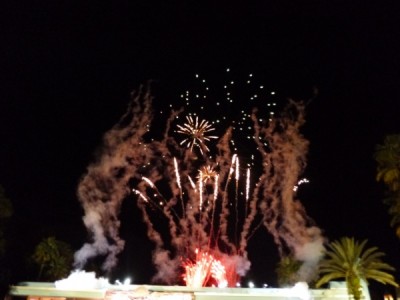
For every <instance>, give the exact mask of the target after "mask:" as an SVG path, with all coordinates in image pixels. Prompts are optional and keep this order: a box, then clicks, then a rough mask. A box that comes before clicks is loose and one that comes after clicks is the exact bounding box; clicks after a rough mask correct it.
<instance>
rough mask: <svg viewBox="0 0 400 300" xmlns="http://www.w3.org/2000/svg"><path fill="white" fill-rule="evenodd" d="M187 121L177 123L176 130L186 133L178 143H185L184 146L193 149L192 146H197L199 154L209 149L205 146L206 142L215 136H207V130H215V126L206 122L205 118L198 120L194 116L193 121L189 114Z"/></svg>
mask: <svg viewBox="0 0 400 300" xmlns="http://www.w3.org/2000/svg"><path fill="white" fill-rule="evenodd" d="M186 119H187V123H185V124H184V125H183V126H181V125H177V126H178V128H179V130H177V132H179V133H182V134H185V135H187V138H185V139H184V140H183V141H182V142H181V143H180V144H181V145H183V144H186V146H187V147H188V148H189V149H190V151H192V150H193V147H194V146H195V147H197V148H199V150H200V152H201V154H203V153H204V152H206V151H210V149H209V148H208V147H207V145H206V142H207V141H209V140H210V139H216V138H218V137H217V136H208V135H207V134H208V132H210V131H213V130H215V128H213V127H211V124H209V123H208V121H206V120H201V121H200V122H199V118H198V117H196V119H195V121H194V120H193V118H192V117H191V116H187V117H186Z"/></svg>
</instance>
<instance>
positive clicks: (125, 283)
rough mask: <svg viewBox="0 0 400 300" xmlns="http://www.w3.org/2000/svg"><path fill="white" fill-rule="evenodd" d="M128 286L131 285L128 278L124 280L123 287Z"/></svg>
mask: <svg viewBox="0 0 400 300" xmlns="http://www.w3.org/2000/svg"><path fill="white" fill-rule="evenodd" d="M130 284H131V279H130V278H129V277H127V278H125V280H124V285H130Z"/></svg>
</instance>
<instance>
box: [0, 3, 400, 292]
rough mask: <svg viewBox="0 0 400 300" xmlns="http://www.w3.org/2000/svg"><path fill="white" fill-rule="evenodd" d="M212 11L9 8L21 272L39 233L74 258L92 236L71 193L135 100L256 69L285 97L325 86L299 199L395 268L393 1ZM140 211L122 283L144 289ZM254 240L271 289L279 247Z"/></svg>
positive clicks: (12, 160)
mask: <svg viewBox="0 0 400 300" xmlns="http://www.w3.org/2000/svg"><path fill="white" fill-rule="evenodd" d="M215 2H218V4H215V3H214V4H207V5H206V4H204V3H201V1H174V4H170V3H169V1H163V2H162V1H159V2H158V1H108V2H106V3H100V2H95V1H93V2H92V1H33V2H28V1H25V2H24V1H20V2H15V1H10V3H5V4H3V5H2V6H3V8H2V9H1V11H2V12H1V14H2V16H1V18H0V20H1V26H0V27H1V29H0V32H1V46H0V49H1V55H0V76H1V77H0V82H1V84H0V140H1V146H0V184H1V185H3V186H4V188H5V190H6V194H7V196H8V197H9V198H10V199H11V201H12V204H13V207H14V216H13V218H12V220H11V222H10V223H9V224H10V226H9V229H8V234H9V236H10V237H11V238H10V239H11V240H12V242H11V245H10V247H13V248H12V249H14V250H13V251H14V257H13V259H15V261H16V265H19V264H22V262H21V260H22V258H21V257H22V255H24V254H25V253H30V252H32V251H33V249H34V246H35V245H36V244H37V243H38V242H39V241H40V240H41V239H42V238H43V237H45V236H48V235H55V236H56V237H57V238H58V239H61V240H65V241H67V242H69V243H70V244H71V245H72V246H73V247H74V249H78V248H80V246H81V245H82V244H83V243H84V242H85V241H87V238H88V236H87V233H86V229H85V228H84V226H83V223H82V221H81V217H82V214H83V210H82V209H81V207H80V204H79V202H78V200H77V197H76V188H77V185H78V182H79V179H80V178H81V176H82V175H83V174H84V172H85V169H86V167H87V165H88V164H89V163H90V162H92V161H93V159H94V153H95V152H96V150H98V148H99V147H100V146H101V137H102V135H103V133H104V132H105V131H106V130H108V129H109V128H111V127H112V126H113V125H114V124H115V123H116V122H117V121H118V119H119V117H120V116H121V115H122V114H123V113H124V111H125V109H126V106H127V104H128V102H129V99H130V93H131V92H132V91H133V90H135V89H137V88H138V87H139V85H140V84H142V83H145V82H147V80H154V81H155V82H156V83H157V84H158V85H159V86H160V89H159V91H160V92H159V93H158V94H157V98H156V100H155V101H156V102H157V101H161V102H163V103H164V102H165V103H171V102H174V101H175V100H174V99H178V97H179V94H180V93H181V92H182V90H184V89H185V88H186V87H187V86H190V85H191V84H192V82H193V77H194V74H196V73H200V74H204V76H206V77H207V76H208V77H213V78H214V79H215V80H217V81H218V78H221V79H220V80H221V81H222V79H223V76H224V71H225V69H226V68H231V69H232V70H234V71H235V73H236V74H239V75H238V76H240V74H243V75H242V76H243V77H244V76H246V75H247V74H248V73H254V74H256V75H257V76H258V78H261V79H262V81H263V82H264V83H265V85H266V86H268V87H269V88H270V89H273V90H276V91H277V92H279V94H280V95H281V96H282V97H293V98H296V99H302V98H306V99H308V98H309V97H310V95H312V93H313V91H315V90H316V89H317V90H318V96H317V97H316V98H315V99H314V100H313V101H312V102H311V103H310V104H309V105H308V107H307V123H306V125H305V127H304V128H303V133H304V135H305V137H306V138H307V139H308V140H309V141H310V151H309V155H308V166H307V169H306V172H305V174H304V176H305V177H307V178H308V179H309V180H310V182H309V183H308V184H306V185H304V187H302V189H303V191H302V193H301V201H302V203H303V204H304V206H305V208H306V210H307V213H308V215H309V216H310V217H311V218H313V219H314V220H315V222H316V224H317V225H318V226H319V227H321V228H322V229H323V230H324V234H325V236H326V237H327V238H328V239H329V240H333V239H337V238H340V237H342V236H354V237H356V238H357V239H359V240H362V239H368V240H369V244H368V245H370V246H378V247H379V248H380V249H381V250H382V251H384V252H386V253H387V257H386V261H387V262H389V263H391V264H392V265H394V266H395V267H397V269H398V270H400V264H399V259H398V255H399V254H398V253H399V250H400V243H399V241H398V239H397V238H396V237H395V233H394V231H393V229H392V228H391V227H390V226H389V220H390V218H389V217H388V215H387V207H385V206H384V204H382V201H381V199H382V198H383V197H384V188H383V186H382V185H381V184H378V183H377V182H376V181H375V174H376V165H375V161H374V159H373V153H374V148H375V145H376V144H379V143H382V142H383V138H384V136H385V135H387V134H393V133H400V122H399V113H400V89H399V87H400V74H399V70H400V43H399V36H400V21H399V18H398V16H399V15H400V6H399V5H398V4H396V1H379V3H378V2H376V3H375V4H373V3H368V4H367V3H366V2H367V1H253V2H252V3H251V4H242V5H239V4H233V3H232V2H228V1H215ZM368 2H372V1H368ZM136 213H137V212H136ZM136 213H135V207H134V205H130V204H124V206H123V211H122V212H121V218H122V222H123V224H122V228H121V235H122V236H123V238H125V239H126V240H127V245H126V250H125V252H124V254H123V255H122V256H121V264H120V266H119V270H118V272H119V273H118V274H125V272H126V273H129V272H130V273H131V274H133V275H132V276H133V278H134V280H135V281H137V282H138V283H143V282H148V281H149V278H150V277H151V275H152V273H151V272H152V270H151V266H150V254H149V253H150V252H149V251H150V250H149V249H151V244H150V243H149V242H148V240H147V238H146V235H145V227H144V225H143V224H142V222H141V220H140V216H139V215H137V214H136ZM256 238H258V240H257V243H254V244H253V245H252V246H251V249H253V250H251V251H253V252H252V254H250V255H253V256H254V257H257V263H255V264H254V269H252V270H251V272H250V274H249V277H252V278H254V279H255V280H256V281H258V282H259V283H260V284H261V283H262V282H267V283H271V284H273V283H274V280H275V279H274V275H273V274H274V272H273V270H274V268H275V264H276V259H277V253H276V250H275V249H274V246H273V244H272V243H271V237H269V236H268V234H267V233H265V232H261V233H259V234H258V236H257V237H256ZM17 261H19V262H17ZM398 274H399V273H397V278H400V277H399V275H398ZM15 278H16V279H15V280H24V279H26V278H24V274H18V276H17V275H16V276H15ZM28 279H32V278H28Z"/></svg>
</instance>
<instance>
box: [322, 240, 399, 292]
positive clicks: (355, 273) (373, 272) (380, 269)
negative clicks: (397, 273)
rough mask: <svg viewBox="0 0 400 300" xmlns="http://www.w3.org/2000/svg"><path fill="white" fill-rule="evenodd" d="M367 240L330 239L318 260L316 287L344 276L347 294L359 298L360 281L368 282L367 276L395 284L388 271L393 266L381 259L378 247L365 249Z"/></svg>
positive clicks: (360, 290) (383, 282) (381, 281)
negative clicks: (324, 253)
mask: <svg viewBox="0 0 400 300" xmlns="http://www.w3.org/2000/svg"><path fill="white" fill-rule="evenodd" d="M366 243H367V240H364V241H362V242H361V243H359V242H357V241H355V240H354V238H349V237H343V238H341V239H340V240H339V241H333V242H331V243H330V244H329V245H328V250H327V251H326V256H325V258H324V259H323V260H322V261H321V262H320V269H319V271H320V274H321V275H322V277H321V278H320V279H319V280H318V281H317V284H316V286H317V287H320V286H321V285H323V284H325V283H328V282H329V281H331V280H335V279H339V278H344V279H345V281H346V284H347V289H348V293H349V295H352V296H353V297H354V299H355V300H359V299H361V298H362V285H361V283H362V281H365V282H366V283H368V279H372V280H376V281H378V282H380V283H382V284H390V285H393V286H395V287H397V286H398V285H397V283H396V282H395V280H394V277H393V275H391V274H389V273H387V271H394V268H393V267H392V266H390V265H388V264H386V263H384V262H382V260H381V257H382V256H384V255H385V254H384V253H383V252H380V251H378V248H377V247H371V248H365V245H366Z"/></svg>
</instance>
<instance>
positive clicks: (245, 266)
mask: <svg viewBox="0 0 400 300" xmlns="http://www.w3.org/2000/svg"><path fill="white" fill-rule="evenodd" d="M196 78H198V77H196ZM253 81H254V78H253V76H252V75H251V76H250V75H249V78H248V80H247V82H246V84H248V85H251V83H252V82H253ZM201 83H202V88H203V89H204V91H205V92H204V94H202V93H200V92H199V93H195V94H194V95H195V97H196V99H201V101H205V99H208V98H207V97H209V96H210V95H209V94H208V93H209V92H210V89H209V87H208V86H207V85H206V81H203V80H202V81H201ZM234 86H235V81H233V80H232V81H229V82H228V83H227V84H226V85H224V89H223V91H224V93H225V96H226V99H225V100H226V101H224V102H223V101H222V100H221V101H219V100H218V101H209V102H208V103H214V104H213V105H217V106H219V105H222V104H225V105H227V109H224V114H225V112H226V115H227V117H225V116H222V117H221V116H217V119H216V120H215V121H213V122H211V121H207V120H206V119H200V118H199V117H198V116H196V117H192V115H193V114H191V113H186V112H185V110H183V109H178V110H173V109H171V112H170V115H169V117H168V118H167V120H166V124H165V126H164V127H163V128H164V129H165V131H164V133H163V134H162V135H161V136H162V138H161V139H155V138H149V135H150V134H151V133H152V131H151V130H150V128H151V123H152V120H153V116H154V114H155V112H154V111H152V98H151V95H150V93H149V92H148V91H147V90H140V92H139V94H138V95H137V96H136V97H135V98H134V99H133V102H132V105H131V106H130V107H129V110H128V112H127V113H126V114H125V115H124V117H123V118H122V120H121V122H119V123H118V124H117V125H116V126H115V127H114V128H112V129H111V130H110V131H109V132H108V133H106V135H105V139H104V140H105V145H104V151H103V155H102V156H101V158H100V161H99V162H97V163H96V164H94V165H92V166H90V167H89V168H88V174H87V175H86V176H84V178H83V180H82V181H81V183H80V186H79V193H78V194H79V198H80V201H81V202H82V204H83V207H84V209H85V225H86V226H87V227H88V229H89V231H90V232H92V233H93V239H94V242H93V243H92V244H85V245H84V247H82V249H81V250H79V251H78V253H77V255H76V262H77V263H76V265H77V266H82V265H83V264H84V263H85V262H86V260H87V259H89V258H90V257H93V256H95V255H108V256H107V261H106V263H105V265H104V268H110V267H113V266H114V265H115V257H116V255H117V254H118V253H119V252H120V251H122V249H123V241H122V240H121V239H120V237H119V235H118V229H119V226H120V221H119V220H118V213H119V209H120V207H121V202H122V200H123V199H124V198H126V196H127V195H128V192H129V191H130V190H131V191H133V193H132V195H133V196H134V197H133V198H134V199H136V201H137V205H138V207H139V209H140V210H141V212H142V215H143V221H144V222H145V223H146V225H147V229H148V232H147V234H148V237H149V239H150V240H151V241H153V242H154V247H155V248H154V251H153V263H154V265H155V267H156V268H157V274H156V275H155V276H154V278H153V279H154V280H155V281H158V282H163V283H167V284H176V283H177V282H179V280H181V279H182V276H181V275H180V272H181V270H182V268H183V269H184V270H185V275H184V276H183V278H184V279H185V282H186V284H188V285H191V286H198V285H204V284H208V282H209V281H208V279H209V278H213V280H214V281H215V282H216V283H215V284H216V285H220V286H224V285H226V284H227V285H228V286H236V283H237V281H238V279H240V277H242V276H244V275H245V274H246V272H247V271H248V270H249V268H250V262H249V260H248V255H247V243H248V240H249V239H250V238H251V237H252V236H253V235H254V232H255V231H256V230H257V229H259V228H261V227H262V226H264V227H265V228H267V230H268V231H269V232H270V233H271V234H272V235H273V237H274V240H275V242H276V244H277V246H278V250H279V253H280V254H281V255H283V254H285V253H284V252H285V251H290V252H293V253H294V254H295V255H296V257H298V258H299V259H300V260H302V261H304V262H307V261H308V259H309V258H308V257H307V255H305V252H304V249H311V248H307V247H309V245H310V244H313V243H314V244H315V245H316V246H321V245H322V244H321V235H320V232H319V231H318V228H316V227H315V226H313V224H312V221H311V220H310V219H309V218H308V217H307V215H306V214H305V211H304V208H303V207H302V205H301V203H300V202H299V201H298V200H297V199H296V194H295V191H294V190H293V187H294V186H295V185H296V184H297V183H298V178H299V176H300V175H301V173H302V171H303V169H304V166H305V154H306V152H307V146H308V142H307V141H306V140H305V139H304V138H303V136H302V135H301V134H300V132H299V129H300V127H301V125H302V124H303V123H304V106H303V105H302V103H296V102H293V101H289V104H288V109H287V111H286V112H284V113H283V114H282V115H281V116H279V117H278V116H276V114H275V113H273V112H272V114H271V113H270V112H269V113H267V114H265V113H264V115H261V113H258V111H257V110H255V109H252V108H251V109H250V110H248V109H246V107H247V105H245V107H241V106H243V105H240V102H239V107H240V108H239V109H238V106H235V103H237V102H238V101H237V99H238V98H237V97H236V96H235V95H234V93H233V91H234V88H233V87H234ZM192 94H193V93H190V92H189V91H187V92H186V93H184V95H183V97H182V98H183V99H184V101H185V103H184V104H185V105H184V106H189V107H191V105H189V104H190V102H191V99H192V98H191V97H192ZM274 95H275V93H273V94H272V93H264V86H257V92H253V93H252V96H251V97H250V98H249V99H243V100H244V101H245V102H246V101H248V102H249V103H250V102H252V103H254V104H256V103H257V101H259V100H260V99H261V98H263V97H264V98H265V97H272V96H274ZM201 101H200V100H199V101H198V102H196V105H200V108H199V109H200V110H201V111H202V112H203V113H205V114H206V115H208V116H210V118H211V117H212V116H215V107H212V106H210V105H209V106H207V105H205V103H203V102H201ZM246 103H247V102H246ZM260 103H264V104H268V105H267V106H268V107H270V105H269V104H271V108H273V107H275V105H274V104H276V103H275V102H274V101H273V102H270V101H268V102H263V101H261V102H260ZM202 108H207V109H211V111H210V112H209V113H206V112H205V109H202ZM264 111H265V110H263V112H264ZM181 114H184V115H185V117H186V121H187V122H186V123H184V124H182V122H181V118H179V116H180V115H181ZM163 115H165V114H163ZM229 116H230V117H232V116H233V117H234V118H233V119H232V118H230V117H229ZM228 117H229V118H228ZM223 121H225V122H223ZM211 124H213V125H211ZM213 126H215V128H214V127H213ZM158 128H159V127H158ZM214 130H215V131H217V130H218V132H219V133H220V134H218V135H219V137H217V136H216V135H215V136H210V135H209V134H210V132H211V131H214ZM180 135H185V136H186V137H185V139H183V140H182V141H178V140H179V137H180ZM158 136H160V135H158ZM211 139H214V140H215V142H214V143H210V145H207V144H208V143H209V142H210V140H211ZM182 146H183V147H182ZM195 148H196V149H198V150H199V151H194V149H195ZM239 158H240V159H239ZM242 165H243V166H244V167H242ZM250 168H251V171H250ZM255 178H257V180H256V179H255ZM241 181H243V182H241ZM154 208H156V209H154ZM161 219H162V221H161ZM167 227H168V229H169V230H168V232H166V230H165V229H166V228H167ZM211 253H212V255H211ZM216 258H218V259H216ZM182 262H183V264H182ZM304 265H305V264H304ZM311 269H312V268H311ZM311 269H309V270H311ZM304 270H305V269H303V271H304ZM210 282H211V281H210Z"/></svg>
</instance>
